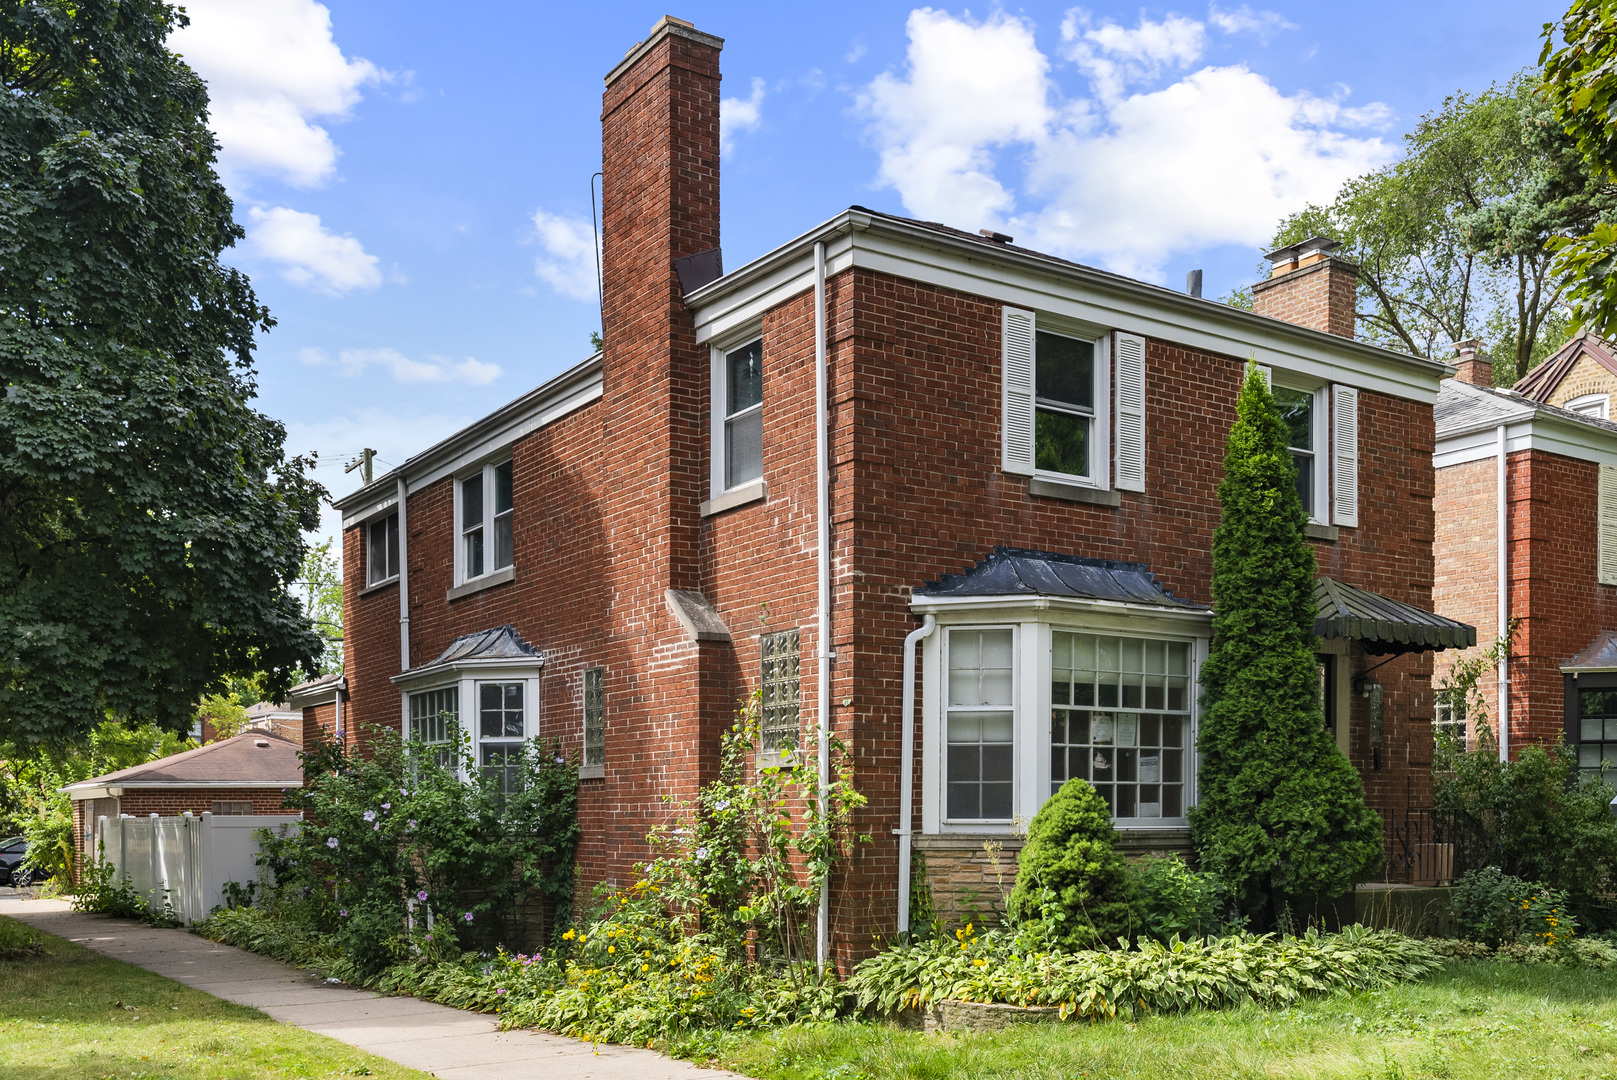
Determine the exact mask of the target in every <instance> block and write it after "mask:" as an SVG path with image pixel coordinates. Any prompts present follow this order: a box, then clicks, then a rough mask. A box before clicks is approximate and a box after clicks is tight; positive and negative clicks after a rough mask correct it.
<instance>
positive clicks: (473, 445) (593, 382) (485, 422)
mask: <svg viewBox="0 0 1617 1080" xmlns="http://www.w3.org/2000/svg"><path fill="white" fill-rule="evenodd" d="M600 396H601V354H600V353H596V354H595V355H594V356H592V357H590V358H589V359H588V360H585V361H584V362H583V363H581V364H576V365H574V366H573V367H571V368H569V369H568V370H566V371H564V372H562V373H561V374H560V375H558V376H556V377H555V378H554V379H551V380H549V381H548V382H545V383H542V384H540V385H539V386H537V387H535V388H534V389H532V390H530V391H528V392H527V393H526V394H523V395H522V396H521V397H519V398H517V399H516V400H515V401H512V402H509V403H507V404H505V405H502V406H501V407H500V408H498V409H495V410H494V411H493V412H491V413H489V414H488V415H487V416H483V417H480V418H478V419H477V420H474V421H473V422H472V423H470V424H468V425H466V426H465V427H463V428H461V429H460V430H459V431H457V432H455V433H454V434H453V435H451V436H449V437H448V438H447V439H443V440H442V441H440V442H438V443H436V444H434V445H433V446H430V447H428V448H427V449H425V450H423V451H422V452H421V453H419V454H416V455H415V456H414V457H411V458H410V459H409V460H407V461H406V462H405V463H404V464H403V465H402V466H400V467H399V468H397V469H393V470H391V471H389V472H386V473H383V474H382V475H381V476H379V477H377V478H376V479H375V480H374V481H372V483H371V484H370V486H369V487H365V488H361V489H360V490H359V491H356V492H354V493H353V494H351V495H345V496H343V497H342V498H340V499H333V500H332V503H331V505H332V506H334V507H336V508H337V509H338V510H341V511H342V527H343V528H344V529H349V528H352V527H353V526H355V525H358V524H361V523H362V522H364V521H365V520H366V519H367V518H370V517H372V516H374V515H375V514H377V513H379V512H380V511H381V510H383V509H384V508H386V507H387V506H389V505H391V503H393V502H395V501H397V499H398V478H399V475H400V474H401V473H402V474H403V475H404V477H405V478H406V480H407V482H408V483H407V487H408V490H409V491H410V492H412V493H413V492H416V491H420V490H421V489H422V488H424V487H426V486H427V485H428V484H431V483H433V482H435V481H437V480H440V479H442V478H443V477H445V476H449V475H451V474H453V473H456V472H459V471H460V470H461V469H464V468H466V467H468V466H470V465H474V464H477V463H479V462H482V461H486V460H488V459H490V458H493V457H498V456H499V455H501V454H503V453H505V452H506V451H508V450H509V449H510V448H511V446H512V444H514V443H516V442H517V441H518V440H519V439H521V438H523V437H524V436H526V435H531V434H532V433H533V432H535V431H538V430H539V429H540V428H542V427H546V426H548V425H550V424H553V423H555V422H556V421H557V420H560V419H561V418H562V417H564V416H566V415H567V414H568V413H571V412H576V411H577V410H579V409H582V408H583V407H584V406H586V405H588V404H590V403H591V402H593V401H596V400H598V399H599V398H600Z"/></svg>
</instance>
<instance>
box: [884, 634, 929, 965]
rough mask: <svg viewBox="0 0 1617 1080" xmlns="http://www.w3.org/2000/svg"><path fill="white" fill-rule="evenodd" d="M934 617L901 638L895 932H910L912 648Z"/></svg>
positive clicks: (913, 694)
mask: <svg viewBox="0 0 1617 1080" xmlns="http://www.w3.org/2000/svg"><path fill="white" fill-rule="evenodd" d="M937 626H938V619H937V616H936V615H928V616H927V617H926V622H924V623H922V624H921V628H920V629H919V630H911V631H910V632H909V633H908V634H907V635H905V637H904V696H903V701H904V704H903V706H902V709H901V711H900V713H899V715H900V716H901V717H902V724H903V735H902V738H903V740H904V741H903V742H902V743H901V744H900V747H901V749H900V752H899V761H900V765H899V769H900V772H899V780H898V791H899V794H898V828H897V830H895V831H896V832H897V833H898V932H899V933H901V934H907V933H909V929H910V831H911V830H910V826H911V820H912V813H911V810H912V805H911V804H913V803H914V802H915V790H914V788H915V647H916V646H917V645H919V644H920V643H921V641H922V640H923V639H925V638H928V637H931V636H932V631H933V630H936V629H937Z"/></svg>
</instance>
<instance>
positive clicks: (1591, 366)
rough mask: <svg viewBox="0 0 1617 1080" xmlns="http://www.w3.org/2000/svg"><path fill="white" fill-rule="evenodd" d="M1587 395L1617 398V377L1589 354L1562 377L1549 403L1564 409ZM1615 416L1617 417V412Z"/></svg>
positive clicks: (1580, 358) (1552, 392)
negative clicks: (1576, 399) (1609, 395)
mask: <svg viewBox="0 0 1617 1080" xmlns="http://www.w3.org/2000/svg"><path fill="white" fill-rule="evenodd" d="M1585 394H1612V395H1614V396H1617V376H1614V375H1612V373H1611V372H1609V371H1607V370H1606V369H1605V367H1603V366H1602V365H1601V363H1600V361H1598V360H1596V359H1595V358H1594V357H1592V356H1590V355H1589V354H1588V353H1584V354H1583V355H1582V356H1580V357H1578V361H1577V363H1575V364H1573V365H1572V370H1571V371H1569V372H1567V373H1566V374H1565V375H1563V376H1562V377H1561V381H1560V382H1559V383H1557V384H1556V387H1555V389H1554V390H1553V391H1551V392H1550V397H1549V403H1550V404H1551V405H1560V406H1563V407H1564V406H1565V405H1566V403H1567V402H1569V401H1571V400H1572V399H1573V398H1580V397H1582V396H1583V395H1585ZM1613 415H1617V412H1614V413H1613Z"/></svg>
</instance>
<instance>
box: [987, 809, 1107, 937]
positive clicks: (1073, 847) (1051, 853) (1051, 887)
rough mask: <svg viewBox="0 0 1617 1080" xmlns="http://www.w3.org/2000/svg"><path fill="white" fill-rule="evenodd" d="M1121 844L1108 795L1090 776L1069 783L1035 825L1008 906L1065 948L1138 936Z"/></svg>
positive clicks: (1020, 858) (1020, 857)
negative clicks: (1102, 794)
mask: <svg viewBox="0 0 1617 1080" xmlns="http://www.w3.org/2000/svg"><path fill="white" fill-rule="evenodd" d="M1115 842H1116V830H1114V829H1113V828H1112V813H1111V810H1110V809H1108V808H1107V806H1106V800H1105V799H1102V798H1101V797H1100V794H1099V793H1098V792H1097V791H1096V790H1095V789H1094V788H1092V787H1090V786H1089V782H1088V781H1087V780H1080V779H1078V778H1077V777H1074V778H1073V779H1071V780H1068V781H1067V782H1066V783H1065V784H1062V785H1061V789H1060V790H1059V791H1057V792H1056V793H1055V794H1054V795H1053V796H1051V797H1050V800H1049V801H1048V802H1046V803H1045V804H1044V805H1043V806H1042V807H1040V808H1039V812H1038V813H1037V814H1034V815H1033V820H1032V822H1031V823H1029V825H1028V831H1027V843H1026V844H1024V845H1023V846H1022V851H1021V853H1020V854H1019V855H1018V856H1017V859H1016V885H1015V887H1014V888H1012V889H1011V895H1010V897H1009V899H1007V901H1006V904H1005V907H1006V911H1007V912H1008V913H1009V914H1010V916H1011V918H1013V919H1016V920H1017V921H1019V922H1022V923H1024V924H1029V925H1032V924H1038V925H1039V927H1040V928H1041V929H1042V931H1043V934H1044V935H1045V936H1046V938H1047V939H1048V940H1049V941H1051V942H1052V943H1054V944H1055V945H1057V946H1059V947H1061V948H1063V949H1093V948H1096V947H1097V946H1100V947H1109V946H1111V945H1112V944H1114V943H1115V942H1116V941H1117V939H1118V938H1123V937H1129V936H1131V935H1132V934H1133V932H1134V930H1135V924H1136V922H1137V920H1136V918H1135V915H1134V909H1133V907H1132V905H1131V904H1130V882H1129V875H1128V870H1127V868H1126V867H1125V865H1124V863H1123V857H1122V856H1121V855H1119V854H1118V853H1117V850H1116V848H1115V846H1114V844H1115Z"/></svg>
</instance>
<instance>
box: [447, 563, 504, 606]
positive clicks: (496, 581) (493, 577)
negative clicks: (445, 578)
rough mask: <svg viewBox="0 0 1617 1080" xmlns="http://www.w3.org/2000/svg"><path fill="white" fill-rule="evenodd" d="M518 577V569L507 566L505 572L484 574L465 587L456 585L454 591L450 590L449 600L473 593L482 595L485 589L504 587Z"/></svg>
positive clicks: (498, 571)
mask: <svg viewBox="0 0 1617 1080" xmlns="http://www.w3.org/2000/svg"><path fill="white" fill-rule="evenodd" d="M516 576H517V568H516V567H514V566H507V567H506V568H505V569H504V570H496V571H494V573H492V574H484V575H483V576H482V577H480V578H474V579H473V580H471V581H468V582H467V583H466V584H464V585H456V586H455V587H454V588H453V589H450V590H449V594H448V599H450V600H459V599H460V598H461V597H463V596H470V595H472V594H473V593H480V592H482V591H483V590H484V589H492V588H494V586H496V585H504V584H505V583H506V582H508V581H514V580H516Z"/></svg>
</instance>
